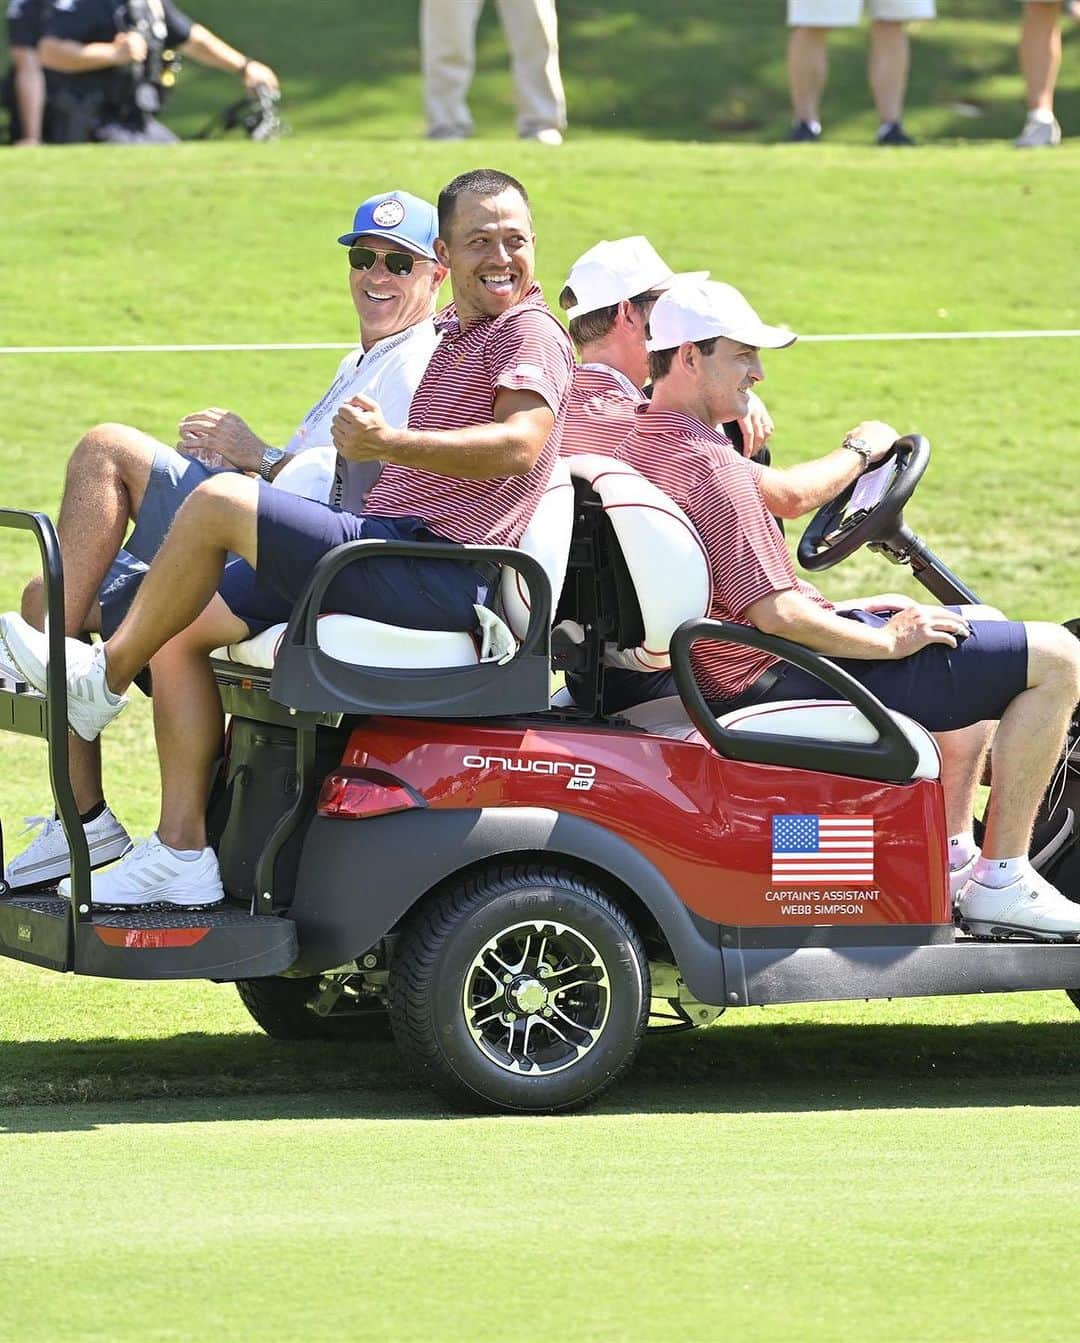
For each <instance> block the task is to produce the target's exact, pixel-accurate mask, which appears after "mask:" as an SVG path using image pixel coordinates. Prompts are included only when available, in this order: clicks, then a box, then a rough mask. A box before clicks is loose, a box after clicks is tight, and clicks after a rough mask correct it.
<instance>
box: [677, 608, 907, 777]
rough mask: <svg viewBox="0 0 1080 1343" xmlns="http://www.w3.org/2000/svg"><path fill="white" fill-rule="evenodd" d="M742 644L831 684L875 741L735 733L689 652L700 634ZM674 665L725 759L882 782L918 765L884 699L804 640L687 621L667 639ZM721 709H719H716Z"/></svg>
mask: <svg viewBox="0 0 1080 1343" xmlns="http://www.w3.org/2000/svg"><path fill="white" fill-rule="evenodd" d="M699 639H704V640H706V641H708V642H711V643H733V644H744V645H745V646H746V647H748V648H758V649H760V650H761V651H762V652H765V653H771V654H772V655H773V656H774V657H777V658H780V659H781V660H782V661H784V662H790V663H792V664H793V665H794V666H796V667H799V668H800V669H801V670H802V671H805V672H809V673H810V675H811V676H816V677H817V678H818V680H819V681H824V683H825V684H826V685H827V686H830V687H831V688H832V689H833V690H836V691H838V692H839V694H840V695H841V697H842V699H844V700H847V701H848V702H849V703H851V704H853V705H854V706H855V708H856V709H858V711H859V712H860V713H861V714H862V715H863V716H864V717H865V718H867V719H869V721H870V723H871V725H872V726H873V727H874V728H875V729H876V730H877V734H878V739H877V741H874V742H822V741H819V740H816V739H814V738H812V737H779V736H776V735H775V734H773V733H767V732H732V731H731V730H730V729H729V728H725V727H723V726H721V724H720V723H718V722H717V720H716V716H715V714H714V713H713V712H712V710H711V709H710V708H709V705H708V703H707V702H706V699H705V696H704V695H703V694H702V693H701V687H700V686H699V685H698V683H697V680H696V678H695V676H694V672H693V668H692V666H691V664H690V650H691V648H692V646H693V645H694V644H695V643H696V642H697V641H698V640H699ZM671 668H672V671H673V673H674V676H675V685H676V686H677V688H678V691H679V695H680V696H681V697H682V701H683V703H684V704H685V705H686V709H687V712H688V713H689V715H690V719H691V721H692V722H693V724H694V726H695V727H696V728H697V730H698V731H699V732H700V733H701V735H702V736H703V737H704V738H705V740H706V741H707V742H708V743H709V745H710V746H711V747H712V748H713V749H714V750H715V751H717V752H718V753H719V754H720V755H722V756H726V757H727V758H728V759H730V760H749V761H753V762H755V763H757V764H765V765H786V766H789V767H791V768H795V769H818V770H822V771H824V772H825V773H827V774H854V775H857V776H859V777H862V778H868V779H881V780H882V781H884V782H886V783H907V782H908V781H909V780H910V779H911V776H912V774H913V773H914V770H915V767H916V765H917V763H918V759H919V757H918V752H917V751H916V750H915V748H914V746H912V744H911V742H910V741H908V739H907V737H906V736H905V735H904V733H903V731H902V729H901V728H900V725H899V724H898V723H897V721H896V719H895V718H893V716H892V715H891V714H890V713H889V711H888V709H886V708H885V706H884V704H882V703H881V701H880V700H879V699H878V698H877V697H876V696H875V695H872V694H871V693H870V691H869V690H867V689H866V687H865V686H864V685H861V684H860V683H859V682H858V681H856V680H855V678H854V677H853V676H851V675H849V674H848V673H847V672H846V671H844V670H843V669H842V668H841V667H838V666H837V665H836V663H835V662H830V661H829V660H828V658H824V657H822V656H821V655H820V654H819V653H815V652H813V651H812V650H811V649H809V648H805V647H803V645H802V644H796V643H792V642H790V640H788V639H780V638H777V637H776V636H775V635H772V634H764V633H762V631H761V630H759V629H755V628H754V626H752V625H737V624H735V623H733V622H732V621H729V620H703V619H696V620H687V621H686V622H684V623H683V624H682V625H680V626H679V628H678V629H677V630H676V631H675V633H674V635H672V639H671ZM721 712H722V709H721Z"/></svg>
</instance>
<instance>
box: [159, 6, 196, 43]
mask: <svg viewBox="0 0 1080 1343" xmlns="http://www.w3.org/2000/svg"><path fill="white" fill-rule="evenodd" d="M163 8H164V10H165V26H166V28H167V29H168V30H169V41H170V42H172V43H173V45H174V46H180V45H181V44H182V43H184V42H186V41H187V40H188V38H189V37H190V36H191V30H192V28H194V27H195V23H194V20H192V19H189V18H188V16H187V15H186V14H185V13H184V11H183V10H182V9H177V7H176V6H175V5H174V4H173V3H172V0H164V3H163Z"/></svg>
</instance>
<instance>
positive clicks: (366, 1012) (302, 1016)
mask: <svg viewBox="0 0 1080 1343" xmlns="http://www.w3.org/2000/svg"><path fill="white" fill-rule="evenodd" d="M318 989H319V981H318V978H312V979H278V978H273V977H271V978H268V979H238V980H237V981H236V991H237V993H238V994H239V995H240V1001H241V1002H242V1003H243V1004H244V1006H245V1007H246V1008H247V1010H248V1011H249V1012H250V1013H251V1015H252V1016H253V1017H254V1019H255V1020H256V1021H257V1022H258V1024H259V1025H260V1026H261V1027H262V1028H263V1030H264V1031H265V1032H266V1033H267V1035H269V1036H271V1037H272V1038H273V1039H275V1040H352V1041H357V1042H361V1041H365V1040H389V1039H390V1019H389V1017H388V1016H387V1013H386V1008H385V1007H384V1006H383V1005H382V1003H380V1002H379V1000H378V999H377V998H362V999H359V1000H357V999H350V1000H349V1008H348V1010H347V1011H345V1012H342V1013H341V1014H340V1015H338V1014H336V1013H331V1015H330V1016H328V1017H320V1016H318V1015H317V1014H316V1013H315V1012H313V1011H312V1009H311V1007H310V1006H309V1004H310V1003H311V1001H312V999H313V998H314V997H315V995H316V994H317V993H318Z"/></svg>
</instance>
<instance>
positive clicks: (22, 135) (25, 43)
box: [3, 0, 47, 145]
mask: <svg viewBox="0 0 1080 1343" xmlns="http://www.w3.org/2000/svg"><path fill="white" fill-rule="evenodd" d="M46 6H47V0H8V7H7V32H8V46H9V47H10V49H11V67H12V68H11V71H10V72H9V73H8V75H7V76H6V77H5V79H4V87H3V101H4V105H5V106H6V107H7V108H8V111H9V113H10V115H11V143H12V144H15V145H39V144H41V122H42V116H43V114H44V111H45V74H44V72H43V70H42V68H41V61H40V60H39V58H38V53H37V44H38V39H39V38H40V37H41V22H42V18H43V14H44V10H45V8H46Z"/></svg>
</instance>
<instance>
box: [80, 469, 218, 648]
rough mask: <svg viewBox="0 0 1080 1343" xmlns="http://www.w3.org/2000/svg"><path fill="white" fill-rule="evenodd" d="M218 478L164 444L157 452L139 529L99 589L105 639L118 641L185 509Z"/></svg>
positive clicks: (138, 525) (145, 495) (138, 520)
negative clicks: (195, 492) (196, 492)
mask: <svg viewBox="0 0 1080 1343" xmlns="http://www.w3.org/2000/svg"><path fill="white" fill-rule="evenodd" d="M226 469H227V468H226ZM218 474H219V468H216V467H212V466H205V465H204V464H203V463H202V462H200V461H198V460H197V459H196V458H194V457H185V456H184V454H183V453H180V452H175V451H174V450H173V449H172V448H167V447H165V446H164V445H162V446H161V447H159V448H158V449H157V451H156V452H155V454H154V462H153V465H152V466H151V468H150V478H149V479H148V480H147V482H146V491H145V493H144V495H143V501H142V506H141V507H140V509H139V516H138V518H137V519H136V521H135V530H134V531H133V532H132V533H131V535H130V536H129V537H128V539H127V541H126V542H125V543H124V548H123V550H121V551H120V552H119V554H118V555H117V557H116V559H115V560H113V562H112V564H111V565H110V566H109V570H108V572H107V573H106V575H105V578H104V580H103V582H102V584H101V587H100V589H99V590H98V602H99V604H100V606H101V634H102V637H103V638H105V639H110V638H112V636H113V635H114V634H115V633H116V629H117V626H118V625H119V624H120V622H121V621H122V620H123V618H124V617H125V616H126V615H127V613H128V609H129V608H130V606H131V603H132V602H133V601H134V600H135V594H136V592H138V590H139V587H140V585H141V583H142V581H143V579H144V578H145V577H146V572H147V570H148V569H149V568H150V565H151V563H152V562H153V559H154V556H155V555H156V554H157V553H158V551H159V550H160V549H161V543H162V542H163V541H164V540H165V537H166V534H167V533H168V530H169V528H170V527H171V526H172V520H173V518H174V517H176V514H177V511H178V510H179V508H180V505H181V504H182V503H183V502H184V500H185V499H186V498H187V497H188V495H189V494H191V493H192V491H193V490H196V489H197V488H198V487H199V486H200V485H201V484H202V483H203V481H204V480H209V478H210V477H211V476H214V475H218Z"/></svg>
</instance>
